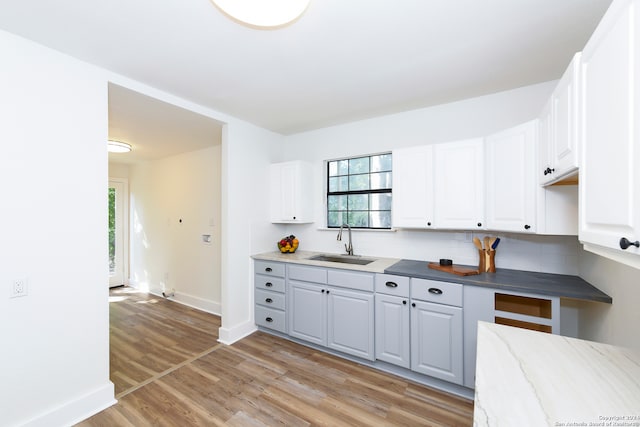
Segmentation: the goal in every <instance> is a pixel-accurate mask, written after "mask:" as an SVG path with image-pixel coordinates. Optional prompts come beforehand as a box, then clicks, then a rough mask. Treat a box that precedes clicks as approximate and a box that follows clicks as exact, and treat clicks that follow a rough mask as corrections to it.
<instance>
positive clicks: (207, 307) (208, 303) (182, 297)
mask: <svg viewBox="0 0 640 427" xmlns="http://www.w3.org/2000/svg"><path fill="white" fill-rule="evenodd" d="M149 293H150V294H153V295H155V296H157V297H161V298H164V296H163V295H162V291H157V290H155V289H154V290H149ZM169 299H170V300H171V301H175V302H177V303H180V304H182V305H186V306H188V307H191V308H195V309H196V310H200V311H206V312H207V313H211V314H215V315H216V316H220V315H221V314H220V313H221V306H220V303H219V302H216V301H212V300H208V299H205V298H200V297H196V296H194V295H189V294H185V293H183V292H178V291H175V293H174V296H173V297H171V298H169Z"/></svg>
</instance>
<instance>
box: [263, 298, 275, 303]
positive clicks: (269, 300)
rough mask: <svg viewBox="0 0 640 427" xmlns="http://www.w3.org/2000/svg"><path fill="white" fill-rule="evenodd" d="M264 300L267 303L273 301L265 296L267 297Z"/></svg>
mask: <svg viewBox="0 0 640 427" xmlns="http://www.w3.org/2000/svg"><path fill="white" fill-rule="evenodd" d="M264 301H265V302H268V303H272V302H273V300H272V299H271V298H267V299H265V300H264Z"/></svg>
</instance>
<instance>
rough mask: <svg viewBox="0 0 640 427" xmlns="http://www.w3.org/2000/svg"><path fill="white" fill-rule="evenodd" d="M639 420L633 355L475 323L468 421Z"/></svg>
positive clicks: (639, 370) (639, 384)
mask: <svg viewBox="0 0 640 427" xmlns="http://www.w3.org/2000/svg"><path fill="white" fill-rule="evenodd" d="M498 425H505V426H516V425H517V426H543V425H544V426H640V354H639V353H637V352H634V351H632V350H629V349H625V348H621V347H615V346H611V345H607V344H601V343H595V342H591V341H584V340H580V339H575V338H567V337H563V336H559V335H552V334H544V333H540V332H534V331H529V330H525V329H520V328H513V327H509V326H503V325H497V324H492V323H487V322H480V323H479V327H478V350H477V364H476V382H475V407H474V426H478V427H480V426H498Z"/></svg>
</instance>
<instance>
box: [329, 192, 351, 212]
mask: <svg viewBox="0 0 640 427" xmlns="http://www.w3.org/2000/svg"><path fill="white" fill-rule="evenodd" d="M327 204H328V206H329V210H330V211H346V210H347V196H329V199H328V201H327Z"/></svg>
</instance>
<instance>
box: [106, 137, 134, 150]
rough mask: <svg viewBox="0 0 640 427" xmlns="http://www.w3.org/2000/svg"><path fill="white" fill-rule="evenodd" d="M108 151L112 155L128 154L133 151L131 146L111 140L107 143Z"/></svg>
mask: <svg viewBox="0 0 640 427" xmlns="http://www.w3.org/2000/svg"><path fill="white" fill-rule="evenodd" d="M107 149H108V150H109V152H110V153H128V152H129V151H131V144H127V143H126V142H121V141H113V140H111V139H110V140H109V142H108V143H107Z"/></svg>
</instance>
